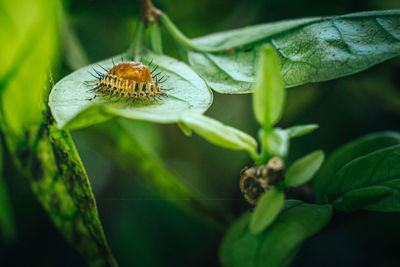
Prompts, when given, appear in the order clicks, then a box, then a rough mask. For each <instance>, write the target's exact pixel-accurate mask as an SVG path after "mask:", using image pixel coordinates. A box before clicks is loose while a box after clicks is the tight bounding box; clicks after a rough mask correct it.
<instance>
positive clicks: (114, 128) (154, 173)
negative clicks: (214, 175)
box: [87, 120, 229, 226]
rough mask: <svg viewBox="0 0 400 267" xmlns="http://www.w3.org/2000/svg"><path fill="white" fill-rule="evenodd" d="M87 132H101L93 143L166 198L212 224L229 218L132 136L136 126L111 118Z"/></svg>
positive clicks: (224, 222)
mask: <svg viewBox="0 0 400 267" xmlns="http://www.w3.org/2000/svg"><path fill="white" fill-rule="evenodd" d="M87 132H88V135H89V137H93V138H90V140H97V138H96V136H97V135H98V134H99V133H101V136H102V142H100V143H99V142H96V143H94V145H96V148H97V149H100V151H103V152H104V153H107V155H108V156H109V157H110V159H112V160H115V164H117V165H119V166H120V167H121V168H123V169H127V170H128V171H130V172H137V173H140V174H141V175H143V176H144V177H146V182H148V183H149V184H152V185H153V188H154V189H155V190H156V191H158V192H159V193H160V194H161V195H162V196H163V197H164V198H165V199H166V200H167V201H169V202H172V203H174V204H175V205H177V206H180V207H182V208H183V209H184V210H186V211H191V212H192V213H194V214H197V215H198V216H199V218H201V219H203V220H205V221H206V222H210V223H211V224H213V225H216V226H223V225H226V223H227V222H228V221H229V218H227V216H226V215H225V214H224V213H223V212H221V210H220V209H219V208H217V207H216V206H214V205H213V204H212V203H211V202H210V201H208V200H207V198H205V197H204V196H201V195H200V194H199V193H198V192H196V191H195V190H193V189H191V188H189V187H188V186H187V185H185V183H183V182H182V181H181V180H180V179H178V178H177V177H176V176H175V175H174V174H172V173H171V172H170V171H169V170H168V169H167V168H166V166H164V164H163V163H162V162H161V160H159V159H158V158H157V156H156V155H154V154H153V153H152V152H150V151H148V149H146V148H145V147H144V146H143V145H142V144H141V143H140V142H139V141H138V140H137V136H136V135H139V136H140V134H138V129H137V128H135V129H134V130H133V129H131V127H130V125H129V124H127V123H125V122H124V121H123V120H122V121H121V120H113V121H110V122H107V123H106V124H100V125H96V126H95V127H91V128H88V130H87ZM132 162H134V163H135V164H132Z"/></svg>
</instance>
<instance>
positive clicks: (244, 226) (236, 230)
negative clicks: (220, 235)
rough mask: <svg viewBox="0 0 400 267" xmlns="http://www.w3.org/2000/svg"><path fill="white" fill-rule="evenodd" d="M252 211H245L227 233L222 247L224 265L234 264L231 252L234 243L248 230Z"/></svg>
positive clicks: (221, 253) (221, 257)
mask: <svg viewBox="0 0 400 267" xmlns="http://www.w3.org/2000/svg"><path fill="white" fill-rule="evenodd" d="M250 216H251V213H250V212H245V213H244V214H243V215H242V216H240V218H239V219H237V220H235V221H234V222H233V223H232V225H231V226H230V227H229V229H228V231H227V232H226V233H225V236H224V239H223V240H222V243H221V248H220V259H221V262H222V263H223V265H224V266H233V262H232V261H231V258H230V255H229V253H227V252H228V251H229V249H230V246H231V245H232V243H234V242H235V241H236V240H238V239H239V238H240V237H242V236H243V235H245V234H246V233H247V232H248V225H249V221H250Z"/></svg>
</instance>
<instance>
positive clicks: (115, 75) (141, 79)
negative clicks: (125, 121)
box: [88, 59, 169, 102]
mask: <svg viewBox="0 0 400 267" xmlns="http://www.w3.org/2000/svg"><path fill="white" fill-rule="evenodd" d="M151 63H152V62H150V64H149V66H151ZM149 66H146V65H144V64H143V63H141V62H136V61H125V62H124V61H123V59H122V62H121V63H119V64H117V65H115V63H114V61H113V67H112V68H111V69H109V70H108V69H106V68H104V67H102V66H100V65H99V67H101V68H102V69H103V70H104V71H106V73H101V72H99V71H98V70H96V69H94V68H93V70H94V71H95V72H96V74H97V76H96V75H93V74H92V73H90V74H92V76H94V77H95V78H96V81H92V82H91V83H88V85H89V86H93V88H91V89H90V91H92V92H96V93H99V94H100V95H105V96H109V97H110V98H115V97H118V99H117V100H116V102H117V101H119V100H120V99H121V98H125V99H126V101H129V100H131V101H137V100H143V99H159V97H160V96H162V95H166V94H165V93H164V92H163V90H169V89H164V88H162V86H161V84H162V83H163V82H165V81H166V78H165V76H162V77H158V76H159V75H160V74H161V72H158V73H156V74H154V73H155V72H156V70H157V68H158V66H155V67H154V68H153V70H152V71H150V68H149ZM96 97H97V94H96V95H95V96H94V97H93V98H91V99H89V100H92V99H94V98H96Z"/></svg>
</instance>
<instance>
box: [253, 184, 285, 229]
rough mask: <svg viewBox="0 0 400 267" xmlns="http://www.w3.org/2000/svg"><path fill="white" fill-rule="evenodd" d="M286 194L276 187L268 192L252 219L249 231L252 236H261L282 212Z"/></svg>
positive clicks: (258, 204) (260, 200)
mask: <svg viewBox="0 0 400 267" xmlns="http://www.w3.org/2000/svg"><path fill="white" fill-rule="evenodd" d="M284 200H285V194H284V193H283V191H282V190H280V189H278V188H276V187H274V188H272V189H270V190H268V191H266V192H265V193H264V194H263V195H262V196H261V198H260V199H259V200H258V202H257V205H256V208H255V209H254V213H253V214H252V216H251V219H250V225H249V229H250V232H251V233H252V234H259V233H261V232H262V231H264V229H266V228H267V227H268V226H269V225H270V224H271V223H272V222H273V221H274V220H275V218H276V216H277V215H278V213H279V212H280V211H281V209H282V206H283V202H284Z"/></svg>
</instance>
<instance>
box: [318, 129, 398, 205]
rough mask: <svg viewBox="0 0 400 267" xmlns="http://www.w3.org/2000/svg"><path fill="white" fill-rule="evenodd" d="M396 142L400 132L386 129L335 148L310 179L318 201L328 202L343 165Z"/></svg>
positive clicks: (335, 187)
mask: <svg viewBox="0 0 400 267" xmlns="http://www.w3.org/2000/svg"><path fill="white" fill-rule="evenodd" d="M396 144H400V134H399V133H397V132H390V131H387V132H378V133H373V134H369V135H366V136H364V137H361V138H359V139H357V140H355V141H352V142H349V143H348V144H346V145H344V146H342V147H340V148H339V149H337V150H336V151H335V152H334V153H332V155H330V156H329V157H328V159H327V160H326V161H325V163H324V164H323V165H322V168H321V170H320V171H319V172H318V174H317V176H316V177H315V178H314V179H313V181H312V185H313V187H314V190H315V193H316V196H317V199H318V201H319V202H320V203H328V202H329V201H330V199H331V198H332V197H333V195H335V194H336V192H337V190H338V187H339V183H338V181H336V180H335V177H336V174H337V172H338V171H339V170H340V169H341V168H342V167H343V166H344V165H346V164H348V163H349V162H350V161H352V160H354V159H356V158H358V157H361V156H364V155H367V154H369V153H372V152H374V151H376V150H379V149H382V148H385V147H388V146H392V145H396Z"/></svg>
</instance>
